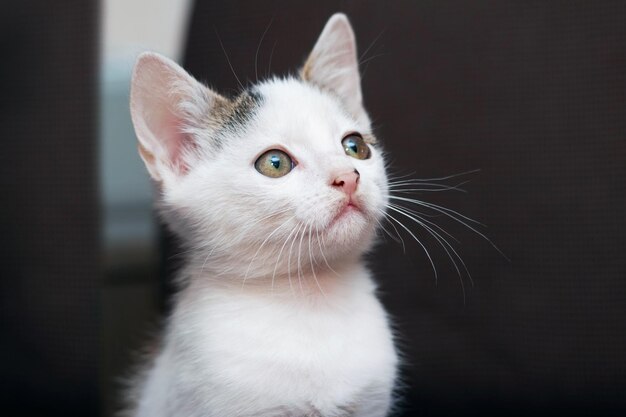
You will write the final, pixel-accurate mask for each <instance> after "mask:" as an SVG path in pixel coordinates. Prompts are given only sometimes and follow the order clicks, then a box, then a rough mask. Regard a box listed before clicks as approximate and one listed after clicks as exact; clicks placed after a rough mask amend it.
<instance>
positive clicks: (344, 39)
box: [301, 13, 369, 121]
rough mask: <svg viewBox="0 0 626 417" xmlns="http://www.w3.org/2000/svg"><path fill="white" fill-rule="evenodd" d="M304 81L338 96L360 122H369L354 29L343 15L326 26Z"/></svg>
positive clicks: (332, 19) (306, 69) (309, 61)
mask: <svg viewBox="0 0 626 417" xmlns="http://www.w3.org/2000/svg"><path fill="white" fill-rule="evenodd" d="M301 76H302V79H303V80H304V81H308V82H310V83H313V84H315V85H317V86H319V87H320V88H322V89H325V90H329V91H331V92H333V93H335V94H336V95H337V96H339V98H340V99H341V100H342V101H343V103H344V105H345V106H346V108H347V110H348V111H349V112H350V113H351V114H352V115H353V116H354V117H356V118H357V119H359V120H360V119H362V118H363V117H365V120H367V121H369V119H368V117H367V113H365V110H364V109H363V104H362V100H363V98H362V94H361V76H360V75H359V62H358V59H357V54H356V41H355V37H354V32H353V31H352V26H350V22H348V18H347V17H346V15H345V14H343V13H336V14H334V15H332V16H331V18H330V19H329V20H328V22H327V23H326V26H325V27H324V30H323V31H322V34H321V35H320V37H319V38H318V40H317V43H316V44H315V47H313V51H312V52H311V54H310V55H309V57H308V58H307V60H306V63H305V64H304V67H303V68H302V71H301Z"/></svg>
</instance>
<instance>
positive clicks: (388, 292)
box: [0, 0, 626, 416]
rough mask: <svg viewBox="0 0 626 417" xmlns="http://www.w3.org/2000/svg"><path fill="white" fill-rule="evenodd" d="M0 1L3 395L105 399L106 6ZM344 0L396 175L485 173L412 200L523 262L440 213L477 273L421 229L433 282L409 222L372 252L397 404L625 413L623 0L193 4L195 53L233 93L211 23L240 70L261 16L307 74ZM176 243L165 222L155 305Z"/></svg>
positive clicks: (247, 69)
mask: <svg viewBox="0 0 626 417" xmlns="http://www.w3.org/2000/svg"><path fill="white" fill-rule="evenodd" d="M27 3H31V4H27ZM0 11H1V13H0V22H1V23H2V24H0V32H1V33H2V36H0V42H2V52H3V60H4V62H3V64H2V65H1V66H0V85H1V86H2V88H1V91H2V94H1V95H0V108H1V111H0V117H2V121H1V122H0V133H1V135H0V137H1V138H2V140H3V146H2V148H1V149H2V150H1V151H0V170H1V171H0V172H2V175H1V177H0V181H1V183H0V186H1V190H2V199H3V204H2V205H1V206H0V260H1V263H0V271H1V274H2V275H1V280H0V285H1V286H2V292H1V293H0V297H1V300H2V304H1V306H0V308H1V312H2V313H1V317H0V349H1V350H0V352H1V353H2V355H1V359H0V360H1V361H2V363H1V365H0V366H1V368H0V378H2V380H0V386H1V387H2V390H1V391H2V396H3V397H5V396H6V402H5V400H4V399H3V403H4V405H3V407H5V409H6V410H8V411H9V412H8V413H7V414H6V415H11V416H13V415H15V416H30V415H64V416H73V415H77V416H78V415H85V416H87V415H90V416H91V415H98V414H99V413H100V410H102V409H111V406H110V404H108V403H109V402H111V399H110V398H111V396H110V395H109V396H107V395H105V396H104V397H102V396H100V398H104V400H102V402H106V404H102V403H100V404H99V403H98V400H97V398H99V397H98V390H99V389H100V390H102V386H112V382H111V380H110V378H108V377H107V378H102V375H103V374H104V375H109V374H110V373H111V370H110V369H107V366H106V365H107V364H106V363H105V364H103V363H102V362H101V361H99V351H100V350H101V349H102V347H103V346H107V345H108V344H111V343H114V341H113V340H112V339H114V338H115V337H116V336H115V334H111V332H107V331H106V329H103V328H102V321H101V320H100V313H101V311H102V309H103V308H106V306H103V305H102V303H103V301H102V299H100V298H99V297H98V294H99V293H100V291H101V286H102V280H101V278H102V275H103V274H104V273H103V272H102V270H101V268H100V263H99V258H98V255H99V247H98V233H99V232H98V230H99V229H98V221H99V219H98V200H97V192H96V191H97V190H95V187H96V184H97V177H96V174H97V171H96V170H95V167H94V164H95V163H94V158H95V155H96V130H95V123H96V120H95V117H94V114H95V113H94V109H95V105H96V104H95V103H96V95H95V91H96V90H95V88H94V82H95V81H94V80H95V78H94V77H95V75H96V67H97V66H96V60H95V56H96V54H97V51H96V47H97V42H96V40H97V27H98V20H97V5H96V4H95V2H86V1H80V2H79V1H75V2H71V1H67V2H60V3H58V4H57V3H56V2H55V6H54V7H52V6H51V5H50V6H49V5H48V3H47V2H43V1H40V2H36V1H34V2H24V3H18V2H13V3H5V4H3V5H2V6H0ZM335 11H344V12H346V13H347V14H348V15H349V17H350V19H351V21H352V23H353V26H354V28H355V31H356V35H357V40H358V43H359V46H360V51H361V52H364V51H365V50H366V49H368V48H369V49H368V51H367V52H366V53H365V54H364V56H363V57H362V62H363V66H362V72H363V73H364V79H363V91H364V96H365V103H366V106H367V108H368V110H369V112H370V115H371V116H372V119H373V120H374V123H375V125H376V126H377V134H378V136H379V138H380V139H381V140H382V142H383V143H384V146H385V148H386V149H387V150H388V151H389V153H390V155H391V159H392V161H393V170H394V171H395V172H397V173H398V175H401V174H409V173H414V174H413V175H414V177H417V178H428V177H439V176H445V175H449V174H454V173H458V172H463V171H468V170H473V169H477V168H479V169H481V171H480V172H479V173H475V174H471V175H469V176H467V177H462V178H461V180H463V179H465V178H468V179H471V182H470V183H469V184H466V185H465V186H464V187H465V188H466V189H467V190H468V191H469V193H468V194H461V193H454V192H446V193H431V194H428V195H423V196H421V197H420V198H423V199H425V200H427V201H430V202H435V203H437V204H442V205H444V206H446V207H450V208H452V209H455V210H457V211H460V212H462V213H463V214H465V215H467V216H469V217H472V218H475V219H477V220H480V221H481V222H482V223H484V224H486V225H487V226H488V227H485V228H480V229H479V230H480V231H481V232H482V233H485V234H486V235H487V236H488V237H489V238H490V239H491V240H493V241H494V242H495V243H496V244H497V245H498V247H499V248H500V249H501V250H502V251H503V252H504V253H505V254H506V255H507V256H508V257H509V258H510V262H509V261H507V260H506V259H505V258H504V257H503V256H501V255H500V254H499V253H498V252H497V251H496V250H495V249H494V248H493V247H492V246H491V245H490V244H489V243H488V242H486V241H485V240H483V239H482V238H481V237H480V236H478V235H476V234H475V233H473V232H472V231H470V230H467V229H466V228H464V227H463V226H461V225H459V224H458V223H454V222H453V221H450V220H446V219H445V218H437V221H438V222H439V223H440V224H442V225H443V226H444V227H445V228H446V230H449V231H450V232H451V233H452V234H453V235H454V236H455V237H456V238H458V239H459V240H460V241H461V244H460V245H459V246H458V247H459V248H460V253H461V255H462V257H463V259H464V260H465V262H466V264H467V267H468V269H469V270H470V272H471V274H472V278H473V281H474V284H473V286H472V285H471V283H470V280H469V278H468V277H467V276H463V277H462V278H459V276H458V275H457V273H456V271H455V270H454V268H453V267H452V266H451V264H450V262H449V260H447V258H446V254H445V252H443V250H441V249H440V248H439V249H438V248H437V246H436V242H434V241H433V240H432V239H430V240H429V239H428V237H427V235H426V234H425V233H424V232H420V233H419V234H418V236H419V237H421V238H423V239H424V240H425V243H427V246H428V247H429V248H432V255H433V257H434V259H435V262H436V265H437V267H438V272H439V278H438V280H437V281H435V279H434V277H433V274H432V271H431V269H430V264H429V262H428V260H427V258H426V257H425V255H424V254H423V252H422V251H421V249H420V247H419V246H417V245H416V244H411V243H410V241H409V238H408V237H407V236H404V240H405V242H407V249H406V254H403V253H402V247H401V245H398V244H397V243H395V242H393V241H391V240H389V242H387V243H383V244H381V246H380V247H379V248H378V249H377V251H376V252H375V253H373V254H372V255H370V256H369V257H368V261H369V262H370V263H371V265H372V267H373V269H374V270H375V271H376V272H377V276H378V278H379V281H380V282H381V289H382V295H383V300H384V302H385V304H386V306H387V308H388V309H389V311H390V312H391V315H392V316H393V317H394V320H395V323H396V325H397V329H398V334H399V341H400V343H399V344H400V346H401V350H402V351H403V352H404V355H405V356H406V366H405V367H404V369H403V379H404V382H405V388H404V394H403V395H404V398H405V401H404V404H403V405H402V408H401V412H400V413H399V415H403V416H445V415H476V416H488V415H500V416H501V415H505V416H512V415H546V416H547V415H551V416H554V415H597V416H599V415H607V416H608V415H624V414H625V413H626V396H625V395H624V394H625V393H626V357H625V353H624V352H625V351H626V333H625V331H624V330H625V328H626V260H625V257H624V253H626V218H625V214H624V213H625V212H626V192H625V191H626V3H624V2H622V1H602V2H588V1H562V2H559V1H545V2H512V1H511V2H508V1H507V2H504V1H497V2H496V1H475V2H466V1H445V2H444V1H419V2H412V1H395V2H374V1H371V2H366V1H360V2H356V1H318V2H316V3H310V2H287V1H263V2H257V1H252V0H248V1H235V2H227V1H215V2H209V1H199V2H197V4H196V6H195V10H194V12H193V15H192V19H191V24H190V28H189V35H188V42H187V47H186V52H185V59H184V64H185V67H186V68H187V69H188V70H189V71H190V72H191V73H192V74H193V75H195V76H196V77H198V78H199V79H201V80H204V81H208V82H209V83H210V84H211V85H212V86H217V87H218V88H219V89H220V90H221V91H224V92H226V93H228V92H234V91H236V89H237V81H236V79H235V77H234V76H233V74H232V72H231V69H230V67H229V65H228V64H227V62H226V58H225V57H224V52H223V50H222V48H221V46H220V42H219V41H218V36H216V32H217V34H219V39H221V41H222V42H223V45H224V49H225V50H226V51H227V53H228V55H229V58H230V60H231V62H232V65H233V67H234V68H235V70H236V72H237V75H238V76H239V78H240V79H242V81H244V82H245V80H252V81H253V80H254V79H255V65H254V57H255V53H256V51H257V47H259V40H260V38H261V36H262V35H263V33H264V32H265V30H266V29H267V33H266V35H265V38H264V40H263V43H262V44H261V46H260V47H259V54H258V68H259V74H261V75H264V74H266V71H267V69H268V68H269V66H270V56H271V72H272V73H279V74H280V73H284V72H286V71H295V70H296V69H297V67H298V65H299V64H300V63H301V62H302V61H303V60H304V58H305V56H306V54H307V52H308V51H309V50H310V48H311V47H312V46H313V44H314V42H315V39H316V38H317V36H318V35H319V32H320V31H321V29H322V27H323V25H324V23H325V21H326V20H327V18H328V17H329V16H330V15H331V14H332V13H333V12H335ZM270 22H271V25H270ZM268 25H269V26H268ZM268 27H269V29H268ZM450 184H454V181H452V182H450ZM413 229H414V230H418V228H417V227H414V228H413ZM175 252H176V249H175V248H174V245H173V243H172V241H171V239H169V238H168V237H166V236H164V238H163V259H164V260H167V262H162V265H165V264H167V265H168V266H167V267H165V266H163V267H162V268H161V270H162V274H161V275H162V277H161V280H160V281H159V282H160V283H161V284H160V285H161V286H160V288H161V289H162V291H161V294H162V297H161V299H162V300H166V299H167V295H168V293H169V292H170V291H171V290H170V288H169V287H168V286H167V285H165V283H166V282H167V276H168V275H169V274H170V272H171V269H172V267H173V265H175V263H173V262H171V261H170V258H171V255H172V254H173V253H175ZM461 279H462V280H463V284H464V287H465V296H464V295H463V291H462V287H461ZM155 285H157V284H156V281H155ZM104 303H106V299H105V301H104ZM162 306H164V308H165V307H166V306H167V303H166V302H165V301H163V302H162ZM102 334H105V335H108V336H106V337H102V336H101V335H102ZM122 362H123V361H122ZM119 366H121V365H119ZM99 376H100V379H99ZM0 398H1V397H0ZM43 410H46V411H45V412H44V411H43ZM2 414H3V415H5V413H4V412H3V413H2Z"/></svg>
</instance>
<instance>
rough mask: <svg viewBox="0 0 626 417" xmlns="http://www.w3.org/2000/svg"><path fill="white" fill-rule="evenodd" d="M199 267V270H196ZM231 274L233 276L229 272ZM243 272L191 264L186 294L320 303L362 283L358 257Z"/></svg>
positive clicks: (363, 275) (362, 270) (364, 274)
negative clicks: (334, 261)
mask: <svg viewBox="0 0 626 417" xmlns="http://www.w3.org/2000/svg"><path fill="white" fill-rule="evenodd" d="M198 266H200V267H198ZM233 270H235V272H233ZM242 270H243V268H232V267H231V268H217V267H216V266H214V265H207V264H200V263H199V262H191V263H189V265H188V267H187V268H185V270H183V275H184V276H185V277H187V279H189V285H188V286H187V289H188V291H199V292H202V291H210V292H224V293H229V294H231V295H232V296H237V295H246V296H255V297H271V298H274V299H280V298H289V299H294V298H296V299H301V300H304V299H310V300H317V299H320V298H321V299H324V298H335V297H338V296H339V297H341V296H342V295H345V294H346V293H349V292H351V291H353V289H354V286H355V285H357V286H358V285H359V284H358V283H357V282H358V281H360V280H363V279H366V280H367V281H368V282H369V273H368V272H367V271H366V270H365V268H364V267H363V265H362V262H361V260H360V258H359V257H357V256H355V257H353V258H347V259H344V260H343V261H342V262H341V263H339V262H337V263H333V264H332V266H331V265H326V264H324V265H319V264H313V266H311V264H308V265H306V266H305V265H300V268H297V267H296V268H294V269H292V270H289V269H288V270H284V271H283V270H281V271H276V273H274V272H272V273H268V274H265V275H259V274H253V273H248V275H247V276H246V274H245V273H243V274H242V273H241V271H242Z"/></svg>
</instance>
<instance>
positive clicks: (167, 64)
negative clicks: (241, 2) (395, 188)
mask: <svg viewBox="0 0 626 417" xmlns="http://www.w3.org/2000/svg"><path fill="white" fill-rule="evenodd" d="M131 112H132V119H133V123H134V125H135V130H136V133H137V137H138V139H139V152H140V154H141V157H142V159H143V161H144V162H145V164H146V167H147V169H148V171H149V173H150V175H151V176H152V178H153V179H154V180H155V181H156V182H157V183H158V184H159V190H160V197H159V202H158V205H159V207H160V213H161V215H162V218H163V220H164V221H165V222H166V224H167V225H168V226H169V227H170V228H171V229H172V230H173V231H174V232H175V233H176V234H177V235H178V237H179V238H180V239H181V240H182V241H183V243H184V245H185V248H186V251H187V254H188V259H187V262H186V264H185V266H184V268H183V269H182V271H181V272H180V282H181V289H180V291H179V293H178V295H177V297H176V299H175V305H174V309H173V312H172V315H171V317H170V318H169V321H168V326H167V329H166V333H165V336H164V338H163V342H162V346H161V347H160V351H159V353H158V354H157V356H156V357H155V358H154V359H153V360H152V362H151V364H150V365H149V366H148V367H147V368H146V371H145V372H144V374H143V376H142V377H141V378H138V379H137V380H138V381H137V383H136V384H135V386H134V389H133V391H134V403H135V405H134V406H133V408H132V410H131V411H130V412H129V413H130V415H133V416H138V417H165V416H168V417H174V416H177V417H181V416H182V417H213V416H215V417H229V416H293V417H300V416H324V417H331V416H333V417H335V416H336V417H339V416H345V417H347V416H352V417H365V416H371V417H380V416H385V415H387V414H388V412H389V410H390V407H391V405H392V391H393V387H394V380H395V378H396V366H397V363H398V359H397V354H396V350H395V348H394V344H393V340H392V333H391V331H390V326H389V322H388V318H387V315H386V314H385V311H384V310H383V307H382V306H381V304H380V302H379V301H378V299H377V298H376V285H375V284H374V282H373V280H372V277H371V274H370V272H369V271H368V270H367V268H366V267H365V265H364V263H363V261H362V260H361V257H362V255H363V254H364V253H365V252H366V251H368V250H369V249H370V248H371V247H372V244H373V240H374V235H375V231H376V226H377V224H379V221H380V219H381V218H382V216H383V212H384V210H385V206H386V203H387V200H388V185H387V177H386V173H385V168H384V166H385V164H384V160H383V152H382V150H381V147H380V144H379V143H378V142H377V141H376V138H375V137H374V135H373V134H372V129H371V125H370V120H369V117H368V115H367V113H366V111H365V109H364V108H363V104H362V100H361V86H360V76H359V69H358V61H357V54H356V45H355V39H354V34H353V32H352V28H351V27H350V24H349V22H348V19H347V18H346V16H345V15H343V14H335V15H334V16H332V17H331V18H330V20H329V21H328V23H327V24H326V26H325V28H324V30H323V31H322V33H321V35H320V37H319V39H318V41H317V43H316V44H315V47H314V48H313V51H312V52H311V54H310V56H309V58H308V60H307V61H306V63H305V64H304V66H303V68H302V70H301V72H300V75H299V77H298V78H296V77H287V78H273V79H270V80H268V81H264V82H261V83H258V84H257V85H254V86H253V87H251V88H249V89H247V90H245V91H243V92H241V94H240V95H239V96H238V97H236V98H234V99H228V98H225V97H223V96H221V95H219V94H218V93H216V92H215V91H213V90H211V89H209V88H207V87H205V86H203V85H201V84H200V83H199V82H197V81H196V80H195V79H193V78H192V77H191V76H190V75H188V74H187V73H186V72H185V71H184V70H183V69H181V68H180V67H179V66H178V65H176V64H175V63H173V62H172V61H170V60H168V59H166V58H164V57H162V56H159V55H157V54H153V53H145V54H143V55H141V56H140V57H139V59H138V62H137V64H136V67H135V70H134V74H133V79H132V90H131Z"/></svg>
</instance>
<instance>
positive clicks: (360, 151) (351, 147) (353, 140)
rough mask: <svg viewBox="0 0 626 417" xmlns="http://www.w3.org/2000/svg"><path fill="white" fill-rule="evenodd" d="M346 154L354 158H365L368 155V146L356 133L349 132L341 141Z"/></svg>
mask: <svg viewBox="0 0 626 417" xmlns="http://www.w3.org/2000/svg"><path fill="white" fill-rule="evenodd" d="M341 144H342V145H343V150H344V151H345V152H346V155H349V156H351V157H353V158H356V159H367V158H369V157H370V155H371V153H370V147H369V146H367V143H365V141H364V140H363V138H362V137H361V135H359V134H358V133H351V134H349V135H348V136H346V137H345V138H343V140H342V141H341Z"/></svg>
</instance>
